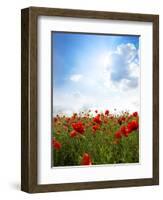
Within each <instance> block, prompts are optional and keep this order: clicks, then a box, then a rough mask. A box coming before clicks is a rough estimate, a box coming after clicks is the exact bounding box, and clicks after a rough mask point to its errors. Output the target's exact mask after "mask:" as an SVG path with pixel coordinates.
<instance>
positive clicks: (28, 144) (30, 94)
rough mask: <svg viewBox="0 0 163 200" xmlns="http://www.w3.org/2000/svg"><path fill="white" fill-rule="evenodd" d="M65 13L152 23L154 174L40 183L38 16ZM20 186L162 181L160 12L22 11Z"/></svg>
mask: <svg viewBox="0 0 163 200" xmlns="http://www.w3.org/2000/svg"><path fill="white" fill-rule="evenodd" d="M39 16H64V17H77V18H86V19H87V18H89V19H104V20H105V19H106V20H107V19H110V20H126V21H138V22H152V23H153V178H149V179H133V180H118V181H98V182H85V183H66V184H47V185H38V183H37V177H38V174H37V137H38V136H37V134H39V133H37V89H38V85H37V72H38V70H37V19H38V17H39ZM21 49H22V50H21V160H22V161H21V189H22V191H25V192H29V193H36V192H53V191H68V190H83V189H103V188H113V187H131V186H145V185H156V184H159V16H158V15H149V14H137V13H134V14H133V13H132V14H131V13H114V12H101V11H88V10H70V9H56V8H38V7H30V8H26V9H22V11H21Z"/></svg>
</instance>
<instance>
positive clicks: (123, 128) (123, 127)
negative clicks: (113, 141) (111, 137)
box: [120, 126, 129, 137]
mask: <svg viewBox="0 0 163 200" xmlns="http://www.w3.org/2000/svg"><path fill="white" fill-rule="evenodd" d="M120 131H121V133H122V134H123V135H124V136H126V137H127V136H128V135H129V132H128V129H127V128H126V126H122V127H121V128H120Z"/></svg>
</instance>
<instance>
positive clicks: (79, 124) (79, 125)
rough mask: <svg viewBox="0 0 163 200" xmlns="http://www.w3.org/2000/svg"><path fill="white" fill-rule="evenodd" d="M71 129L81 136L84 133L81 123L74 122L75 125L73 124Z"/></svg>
mask: <svg viewBox="0 0 163 200" xmlns="http://www.w3.org/2000/svg"><path fill="white" fill-rule="evenodd" d="M72 127H73V129H74V130H75V131H77V132H78V133H80V134H83V133H84V125H83V123H82V122H80V121H79V122H76V123H73V124H72Z"/></svg>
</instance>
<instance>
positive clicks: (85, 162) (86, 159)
mask: <svg viewBox="0 0 163 200" xmlns="http://www.w3.org/2000/svg"><path fill="white" fill-rule="evenodd" d="M81 165H92V160H91V157H90V155H89V154H88V153H84V154H83V157H82V160H81Z"/></svg>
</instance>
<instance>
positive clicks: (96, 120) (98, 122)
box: [93, 115, 102, 124]
mask: <svg viewBox="0 0 163 200" xmlns="http://www.w3.org/2000/svg"><path fill="white" fill-rule="evenodd" d="M93 121H94V122H96V123H97V124H101V122H102V121H101V119H100V115H97V116H96V117H94V118H93Z"/></svg>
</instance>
